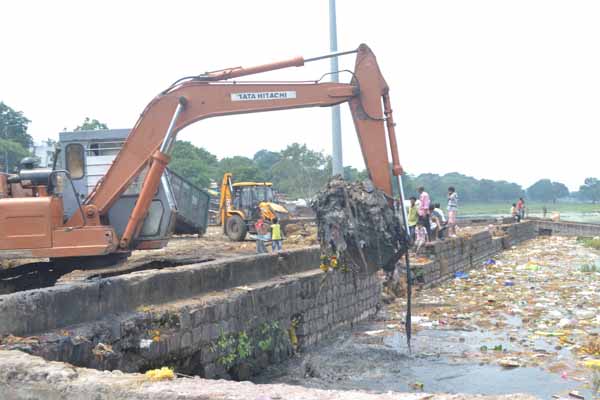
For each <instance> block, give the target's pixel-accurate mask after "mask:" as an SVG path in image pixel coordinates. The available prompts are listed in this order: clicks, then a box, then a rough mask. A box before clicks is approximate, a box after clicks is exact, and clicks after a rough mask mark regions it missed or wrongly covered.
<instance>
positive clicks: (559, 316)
mask: <svg viewBox="0 0 600 400" xmlns="http://www.w3.org/2000/svg"><path fill="white" fill-rule="evenodd" d="M597 259H598V253H597V250H594V249H591V248H588V247H585V246H584V245H583V244H582V243H579V242H577V240H576V238H568V237H559V236H551V237H540V238H537V239H533V240H531V241H528V242H526V243H524V244H522V245H519V246H516V247H515V248H512V249H509V250H506V251H504V252H502V253H501V254H499V255H498V256H496V257H494V258H493V259H490V260H487V261H485V262H484V263H483V264H484V265H486V266H492V265H493V268H490V267H488V268H484V267H480V268H473V269H469V270H468V271H460V272H459V273H454V274H453V277H454V278H456V279H451V280H449V281H446V282H444V283H442V284H441V285H440V286H437V287H434V288H431V289H423V290H421V291H418V292H417V293H416V295H415V297H413V301H414V303H416V304H420V305H424V307H423V308H420V309H419V315H418V316H415V317H413V324H415V325H417V326H418V327H419V328H420V329H431V330H444V331H457V332H460V336H461V338H463V339H465V338H466V340H460V338H457V339H456V345H457V349H461V353H460V354H459V355H457V356H456V357H457V359H459V360H461V361H464V362H471V363H474V362H476V363H482V364H495V365H502V364H505V365H506V367H504V368H515V367H514V366H513V365H515V364H518V365H519V366H521V367H524V366H532V367H533V366H535V367H540V368H542V369H544V370H547V371H548V372H551V373H554V374H556V377H557V378H558V377H561V378H562V379H567V380H568V381H569V382H571V381H576V382H584V383H586V384H588V385H591V381H590V379H592V377H591V375H592V374H591V373H590V372H592V373H593V374H600V313H599V312H598V311H597V310H598V309H600V279H599V276H598V275H597V274H596V273H584V272H582V271H580V270H579V266H580V265H582V264H586V263H588V264H589V263H595V262H596V260H597ZM480 265H481V264H480ZM467 276H468V279H465V277H467ZM403 306H404V304H403V302H401V301H395V302H394V303H393V304H391V305H390V310H392V311H393V310H394V307H397V309H396V312H397V314H398V315H402V314H403V310H404V309H403ZM390 322H391V321H390ZM462 332H465V333H464V334H463V333H462ZM590 370H593V371H590ZM566 397H567V393H565V394H564V395H563V396H562V398H566ZM588 397H589V396H588ZM570 398H571V400H573V397H572V396H571V397H570Z"/></svg>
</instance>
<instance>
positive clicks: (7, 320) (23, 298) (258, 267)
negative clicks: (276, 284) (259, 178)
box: [0, 247, 319, 335]
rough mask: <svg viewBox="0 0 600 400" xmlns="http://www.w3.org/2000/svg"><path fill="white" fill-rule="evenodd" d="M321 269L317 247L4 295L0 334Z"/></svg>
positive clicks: (37, 329) (28, 331)
mask: <svg viewBox="0 0 600 400" xmlns="http://www.w3.org/2000/svg"><path fill="white" fill-rule="evenodd" d="M318 265H319V248H318V247H310V248H306V249H298V250H291V251H285V252H282V253H280V254H264V255H256V256H243V257H237V258H233V259H228V260H223V261H220V260H218V261H211V262H207V263H203V264H194V265H186V266H180V267H174V268H165V269H161V270H146V271H140V272H135V273H131V274H127V275H122V276H114V277H110V278H103V279H99V280H97V281H94V282H89V283H74V284H68V285H64V286H55V287H50V288H43V289H36V290H31V291H23V292H18V293H13V294H9V295H3V296H0V321H1V324H0V335H6V334H13V335H32V334H35V333H39V332H46V331H49V330H52V329H57V328H61V327H64V326H68V325H73V324H77V323H81V322H86V321H93V320H97V319H101V318H102V317H104V316H105V315H106V314H109V313H119V312H127V311H132V310H135V309H136V308H137V307H139V306H142V305H149V304H162V303H165V302H169V301H173V300H177V299H184V298H188V297H192V296H196V295H199V294H202V293H206V292H209V291H215V290H223V289H227V288H231V287H236V286H240V285H246V284H249V283H254V282H260V281H263V280H268V279H271V278H273V277H276V276H282V275H288V274H293V273H298V272H302V271H307V270H310V269H314V268H316V267H317V266H318Z"/></svg>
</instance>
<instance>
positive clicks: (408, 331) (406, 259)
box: [398, 175, 412, 353]
mask: <svg viewBox="0 0 600 400" xmlns="http://www.w3.org/2000/svg"><path fill="white" fill-rule="evenodd" d="M398 186H400V207H402V219H403V223H404V230H405V231H406V237H407V239H408V240H410V229H409V228H408V215H407V214H406V207H404V185H403V184H402V175H398ZM404 264H405V266H406V317H405V319H404V330H405V332H406V344H407V346H408V352H409V353H410V352H411V347H410V338H411V336H412V274H411V270H410V259H409V256H408V249H406V253H404Z"/></svg>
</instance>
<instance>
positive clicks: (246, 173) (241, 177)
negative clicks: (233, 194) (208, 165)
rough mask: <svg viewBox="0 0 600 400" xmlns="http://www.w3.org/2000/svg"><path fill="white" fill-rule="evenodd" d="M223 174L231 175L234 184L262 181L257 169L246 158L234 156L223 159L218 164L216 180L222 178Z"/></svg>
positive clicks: (251, 161)
mask: <svg viewBox="0 0 600 400" xmlns="http://www.w3.org/2000/svg"><path fill="white" fill-rule="evenodd" d="M225 172H231V173H232V174H233V181H234V182H244V181H248V182H256V181H258V182H260V181H262V180H263V179H262V176H261V173H260V170H259V168H258V167H257V166H256V164H255V163H254V161H253V160H252V159H250V158H248V157H242V156H234V157H226V158H223V159H222V160H221V161H220V162H219V173H218V176H217V177H216V178H219V179H220V178H222V177H223V174H224V173H225Z"/></svg>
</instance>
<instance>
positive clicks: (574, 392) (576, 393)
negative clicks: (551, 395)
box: [569, 390, 585, 400]
mask: <svg viewBox="0 0 600 400" xmlns="http://www.w3.org/2000/svg"><path fill="white" fill-rule="evenodd" d="M569 396H571V397H574V398H576V399H581V400H583V399H585V397H584V396H583V395H582V394H581V393H579V391H577V390H572V391H570V392H569Z"/></svg>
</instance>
